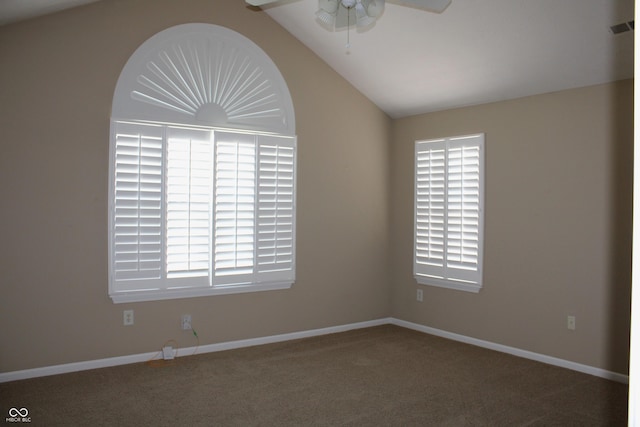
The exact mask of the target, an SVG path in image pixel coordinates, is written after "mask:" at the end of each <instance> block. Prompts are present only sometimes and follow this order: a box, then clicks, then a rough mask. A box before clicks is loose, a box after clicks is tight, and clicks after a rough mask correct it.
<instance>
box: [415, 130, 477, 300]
mask: <svg viewBox="0 0 640 427" xmlns="http://www.w3.org/2000/svg"><path fill="white" fill-rule="evenodd" d="M483 145H484V136H483V135H472V136H466V137H457V138H448V139H442V140H434V141H420V142H417V143H416V153H415V158H416V165H415V166H416V183H415V247H414V251H415V256H414V274H415V275H416V277H417V278H419V281H420V282H421V283H423V282H422V280H424V283H425V284H430V281H429V280H430V279H431V281H432V282H433V283H435V284H442V283H441V282H440V281H448V282H453V283H456V284H462V285H461V286H462V288H464V287H465V286H469V287H470V288H471V289H473V288H476V289H479V287H481V285H482V230H483V206H482V202H483V185H484V179H483V174H484V171H483Z"/></svg>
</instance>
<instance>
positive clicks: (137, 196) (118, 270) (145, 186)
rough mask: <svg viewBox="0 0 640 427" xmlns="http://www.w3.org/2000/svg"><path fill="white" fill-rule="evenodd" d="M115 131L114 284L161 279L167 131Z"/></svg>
mask: <svg viewBox="0 0 640 427" xmlns="http://www.w3.org/2000/svg"><path fill="white" fill-rule="evenodd" d="M114 132H115V135H114V139H115V152H114V154H113V155H114V156H115V162H114V163H115V167H114V173H115V176H114V178H113V184H112V185H113V187H114V188H113V194H114V197H113V199H112V203H113V205H112V218H111V227H112V241H111V251H112V252H111V259H112V263H113V266H112V274H113V280H114V281H115V282H119V281H127V280H140V281H141V280H145V279H158V278H160V277H161V274H162V186H163V183H162V168H163V164H162V149H163V148H162V146H163V143H162V138H163V129H162V128H161V127H158V126H146V125H138V124H130V123H116V124H115V129H114ZM135 287H136V286H135V285H131V286H129V288H135Z"/></svg>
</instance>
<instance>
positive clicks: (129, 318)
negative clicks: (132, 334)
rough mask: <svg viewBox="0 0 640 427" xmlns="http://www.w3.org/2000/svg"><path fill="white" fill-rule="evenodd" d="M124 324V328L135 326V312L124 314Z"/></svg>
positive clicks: (126, 311)
mask: <svg viewBox="0 0 640 427" xmlns="http://www.w3.org/2000/svg"><path fill="white" fill-rule="evenodd" d="M122 323H123V324H124V326H131V325H133V310H125V311H123V312H122Z"/></svg>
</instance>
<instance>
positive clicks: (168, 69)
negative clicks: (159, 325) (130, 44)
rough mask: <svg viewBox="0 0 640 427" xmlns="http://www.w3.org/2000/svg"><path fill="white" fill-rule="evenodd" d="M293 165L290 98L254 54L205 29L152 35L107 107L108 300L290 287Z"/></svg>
mask: <svg viewBox="0 0 640 427" xmlns="http://www.w3.org/2000/svg"><path fill="white" fill-rule="evenodd" d="M295 168H296V137H295V118H294V113H293V105H292V102H291V97H290V95H289V91H288V89H287V86H286V84H285V82H284V79H283V78H282V76H281V74H280V72H279V71H278V69H277V68H276V66H275V65H274V64H273V62H272V61H271V59H270V58H269V57H268V56H267V55H266V54H265V53H264V52H263V51H262V50H261V49H260V48H259V47H258V46H256V45H255V44H254V43H253V42H251V41H250V40H249V39H247V38H246V37H244V36H242V35H240V34H238V33H236V32H234V31H231V30H229V29H226V28H223V27H220V26H216V25H211V24H185V25H179V26H176V27H172V28H169V29H167V30H164V31H162V32H160V33H158V34H156V35H155V36H153V37H151V38H150V39H149V40H147V41H146V42H145V43H143V44H142V45H141V46H140V47H139V48H138V49H137V50H136V51H135V52H134V54H133V55H132V56H131V58H130V59H129V61H128V62H127V64H126V65H125V67H124V69H123V70H122V73H121V75H120V78H119V79H118V83H117V86H116V90H115V94H114V99H113V107H112V113H111V135H110V168H109V173H110V180H109V186H110V188H109V295H110V296H111V298H112V299H113V301H114V302H130V301H149V300H157V299H169V298H184V297H193V296H204V295H215V294H221V293H235V292H251V291H261V290H270V289H283V288H288V287H290V286H291V284H292V283H293V281H294V277H295Z"/></svg>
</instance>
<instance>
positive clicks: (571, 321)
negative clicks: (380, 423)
mask: <svg viewBox="0 0 640 427" xmlns="http://www.w3.org/2000/svg"><path fill="white" fill-rule="evenodd" d="M567 329H569V330H572V331H575V329H576V316H567Z"/></svg>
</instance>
